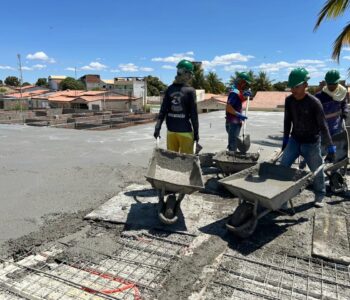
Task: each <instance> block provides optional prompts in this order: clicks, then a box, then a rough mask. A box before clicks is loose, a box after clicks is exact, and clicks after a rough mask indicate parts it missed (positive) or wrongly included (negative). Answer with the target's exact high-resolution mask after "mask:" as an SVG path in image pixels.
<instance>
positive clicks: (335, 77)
mask: <svg viewBox="0 0 350 300" xmlns="http://www.w3.org/2000/svg"><path fill="white" fill-rule="evenodd" d="M324 79H325V80H326V83H327V84H337V83H338V82H339V80H340V74H339V72H338V71H337V70H330V71H328V72H327V73H326V76H325V78H324Z"/></svg>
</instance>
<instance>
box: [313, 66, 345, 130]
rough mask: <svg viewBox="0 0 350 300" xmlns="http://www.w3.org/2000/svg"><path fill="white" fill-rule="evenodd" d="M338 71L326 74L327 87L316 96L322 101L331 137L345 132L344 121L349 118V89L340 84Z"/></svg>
mask: <svg viewBox="0 0 350 300" xmlns="http://www.w3.org/2000/svg"><path fill="white" fill-rule="evenodd" d="M339 80H340V74H339V72H338V71H337V70H330V71H328V72H327V73H326V76H325V81H326V86H324V87H323V88H322V90H321V91H320V92H318V93H317V94H316V95H315V96H316V97H317V98H318V99H319V100H320V101H321V103H322V106H323V111H324V113H325V115H326V120H327V125H328V130H329V133H330V134H331V136H333V135H334V134H336V133H339V132H341V131H343V130H344V128H343V120H346V118H347V116H348V105H347V89H346V88H345V87H343V86H342V85H341V84H339Z"/></svg>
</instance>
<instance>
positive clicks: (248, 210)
mask: <svg viewBox="0 0 350 300" xmlns="http://www.w3.org/2000/svg"><path fill="white" fill-rule="evenodd" d="M253 208H254V206H253V205H252V204H251V203H248V202H243V203H241V204H240V205H238V207H237V208H236V210H235V211H234V213H233V214H232V215H231V217H230V219H229V224H230V225H232V226H240V225H242V224H244V223H245V222H246V221H247V220H249V219H250V218H251V217H252V215H253Z"/></svg>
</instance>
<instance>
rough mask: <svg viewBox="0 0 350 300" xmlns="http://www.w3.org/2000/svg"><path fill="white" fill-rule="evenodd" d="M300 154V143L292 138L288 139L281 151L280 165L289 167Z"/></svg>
mask: <svg viewBox="0 0 350 300" xmlns="http://www.w3.org/2000/svg"><path fill="white" fill-rule="evenodd" d="M299 155H300V144H299V143H298V142H296V141H295V140H294V139H293V138H290V139H289V142H288V144H287V147H286V148H285V149H284V151H283V155H282V160H281V165H282V166H285V167H290V166H291V165H292V164H293V162H294V161H295V160H296V159H297V158H298V156H299Z"/></svg>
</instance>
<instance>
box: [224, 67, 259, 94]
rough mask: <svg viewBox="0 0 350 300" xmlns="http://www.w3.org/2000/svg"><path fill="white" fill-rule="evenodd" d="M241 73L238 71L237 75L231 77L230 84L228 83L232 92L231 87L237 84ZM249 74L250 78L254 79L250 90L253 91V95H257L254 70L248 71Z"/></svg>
mask: <svg viewBox="0 0 350 300" xmlns="http://www.w3.org/2000/svg"><path fill="white" fill-rule="evenodd" d="M239 73H240V72H238V71H235V74H234V75H231V77H230V79H229V82H228V87H227V89H228V90H230V89H231V86H232V85H234V84H235V82H236V79H237V76H238V74H239ZM248 74H249V77H250V78H251V79H252V83H251V85H250V88H251V90H252V94H253V95H255V94H256V92H257V90H256V89H255V78H256V77H255V74H254V72H253V71H252V70H249V71H248Z"/></svg>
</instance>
